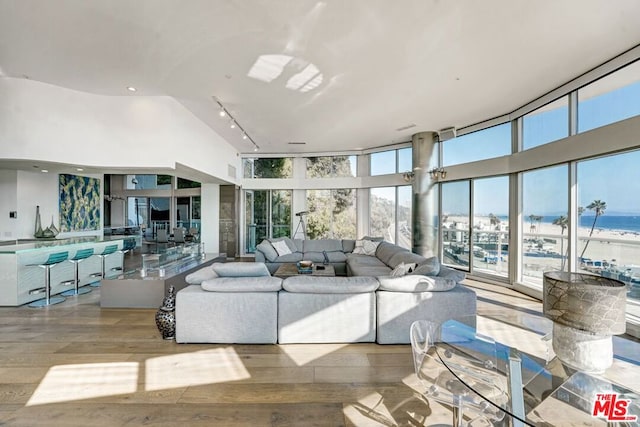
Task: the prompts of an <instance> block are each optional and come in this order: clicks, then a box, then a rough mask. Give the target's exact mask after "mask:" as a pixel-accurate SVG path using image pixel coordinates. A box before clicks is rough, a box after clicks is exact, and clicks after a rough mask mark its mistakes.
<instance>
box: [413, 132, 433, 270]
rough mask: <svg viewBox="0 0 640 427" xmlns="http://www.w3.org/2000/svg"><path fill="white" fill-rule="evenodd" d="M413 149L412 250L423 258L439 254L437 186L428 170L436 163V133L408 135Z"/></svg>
mask: <svg viewBox="0 0 640 427" xmlns="http://www.w3.org/2000/svg"><path fill="white" fill-rule="evenodd" d="M411 143H412V149H413V150H412V151H413V181H412V190H413V209H412V231H413V232H412V239H413V243H412V246H413V247H412V250H413V252H415V253H417V254H420V255H422V256H424V257H431V256H434V255H436V254H438V253H439V248H438V242H439V239H438V224H437V219H438V192H437V190H438V187H437V186H436V185H435V184H436V181H435V180H433V179H432V178H431V175H430V174H429V172H428V171H429V169H431V168H433V167H436V166H437V165H438V134H437V133H436V132H420V133H416V134H414V135H413V136H412V137H411Z"/></svg>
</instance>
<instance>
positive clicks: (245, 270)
mask: <svg viewBox="0 0 640 427" xmlns="http://www.w3.org/2000/svg"><path fill="white" fill-rule="evenodd" d="M212 268H213V271H215V272H216V273H217V274H218V276H220V277H262V276H271V274H269V269H268V268H267V266H266V265H264V263H262V262H225V263H216V264H214V265H212Z"/></svg>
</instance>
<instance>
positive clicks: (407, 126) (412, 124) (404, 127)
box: [396, 123, 416, 132]
mask: <svg viewBox="0 0 640 427" xmlns="http://www.w3.org/2000/svg"><path fill="white" fill-rule="evenodd" d="M414 127H416V124H415V123H411V124H410V125H406V126H402V127H400V128H398V129H396V131H398V132H401V131H403V130H407V129H411V128H414Z"/></svg>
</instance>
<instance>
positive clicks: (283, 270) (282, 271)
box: [273, 263, 336, 278]
mask: <svg viewBox="0 0 640 427" xmlns="http://www.w3.org/2000/svg"><path fill="white" fill-rule="evenodd" d="M318 267H320V269H318ZM323 267H324V268H323ZM273 275H274V276H276V277H281V278H286V277H292V276H335V275H336V270H335V269H334V268H333V265H330V264H327V265H323V264H314V265H313V267H312V269H311V272H310V273H300V272H299V271H298V266H297V265H296V264H291V263H288V264H282V265H281V266H280V267H278V269H277V270H276V272H275V273H274V274H273Z"/></svg>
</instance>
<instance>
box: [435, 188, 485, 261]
mask: <svg viewBox="0 0 640 427" xmlns="http://www.w3.org/2000/svg"><path fill="white" fill-rule="evenodd" d="M441 188H442V197H441V203H442V218H441V230H442V262H443V263H445V264H448V265H452V266H456V267H459V268H461V269H463V270H469V261H470V259H471V258H470V257H472V256H475V253H474V251H476V250H477V251H481V250H482V248H480V247H477V248H476V247H474V248H473V249H472V248H471V242H470V233H471V225H470V219H471V218H470V212H469V209H470V197H471V193H470V182H469V181H454V182H446V183H443V184H442V187H441Z"/></svg>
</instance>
